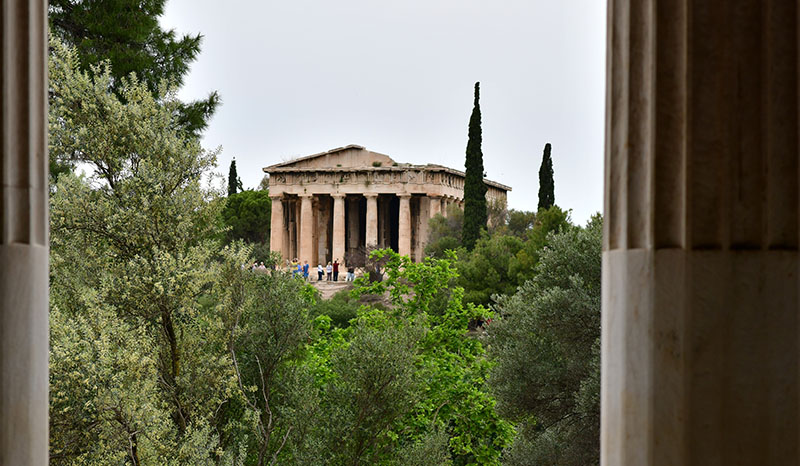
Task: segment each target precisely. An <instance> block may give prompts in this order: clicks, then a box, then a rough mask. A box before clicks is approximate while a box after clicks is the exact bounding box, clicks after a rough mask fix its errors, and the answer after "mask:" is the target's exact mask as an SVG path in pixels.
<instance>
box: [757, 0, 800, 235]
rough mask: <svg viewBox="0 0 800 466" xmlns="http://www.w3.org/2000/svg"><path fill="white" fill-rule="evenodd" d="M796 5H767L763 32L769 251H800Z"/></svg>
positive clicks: (766, 212) (773, 2) (783, 3)
mask: <svg viewBox="0 0 800 466" xmlns="http://www.w3.org/2000/svg"><path fill="white" fill-rule="evenodd" d="M797 13H798V12H797V4H796V3H794V2H780V1H774V0H772V1H769V2H767V5H766V8H765V12H764V18H765V21H767V22H768V23H767V25H765V26H764V27H763V29H764V34H765V40H764V43H765V45H764V60H765V62H766V63H765V66H763V67H762V69H763V70H764V76H763V82H764V87H765V89H766V90H765V92H764V102H765V103H764V106H765V109H764V111H763V118H762V124H763V128H764V129H763V131H764V133H763V134H764V151H765V159H766V185H767V187H766V206H765V215H764V222H765V226H764V228H765V238H766V240H765V246H766V247H767V248H768V249H783V250H797V247H798V237H797V235H798V228H797V222H798V212H797V209H798V198H797V197H798V189H797V187H798V142H797V128H798V116H797V106H798V101H797V98H798V94H797V84H796V83H797V77H798V76H797V64H798V47H797V41H798V38H797V37H796V35H795V31H796V30H797V21H798V19H797Z"/></svg>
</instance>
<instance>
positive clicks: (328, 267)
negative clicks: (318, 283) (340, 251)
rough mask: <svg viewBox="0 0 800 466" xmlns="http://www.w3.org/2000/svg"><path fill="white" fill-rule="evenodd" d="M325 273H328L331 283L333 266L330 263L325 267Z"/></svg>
mask: <svg viewBox="0 0 800 466" xmlns="http://www.w3.org/2000/svg"><path fill="white" fill-rule="evenodd" d="M325 271H326V272H328V281H331V275H333V266H332V265H331V263H330V262H328V265H327V266H326V267H325Z"/></svg>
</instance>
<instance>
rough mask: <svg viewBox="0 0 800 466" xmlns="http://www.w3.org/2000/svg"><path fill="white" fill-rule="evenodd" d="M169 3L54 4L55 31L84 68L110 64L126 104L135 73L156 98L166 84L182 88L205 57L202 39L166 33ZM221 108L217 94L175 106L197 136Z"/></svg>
mask: <svg viewBox="0 0 800 466" xmlns="http://www.w3.org/2000/svg"><path fill="white" fill-rule="evenodd" d="M166 2H167V0H51V1H50V9H49V15H48V17H49V19H50V30H51V31H52V33H53V35H55V36H56V37H58V38H59V39H61V41H63V42H64V43H66V44H69V45H72V46H73V47H75V50H76V59H77V62H78V64H79V67H80V69H82V70H83V71H91V70H92V67H94V66H97V65H99V64H101V63H102V62H108V63H109V64H110V67H108V68H105V70H106V72H107V73H108V74H109V77H110V78H111V79H110V80H109V82H108V84H109V86H110V87H111V88H112V89H114V91H115V93H116V94H117V96H118V97H120V98H122V99H123V100H124V99H125V93H124V92H123V89H124V88H125V85H124V84H123V80H124V78H128V77H130V75H131V73H135V74H136V76H137V79H138V80H139V81H140V82H142V83H143V84H144V85H145V87H146V88H147V89H148V90H149V91H150V92H151V93H152V94H153V95H154V96H157V95H159V93H160V91H159V88H160V87H161V85H162V82H163V81H166V82H167V83H169V84H170V85H172V86H176V87H180V85H181V84H183V79H184V77H185V76H186V74H187V73H188V72H189V65H190V64H191V63H192V62H193V61H194V60H195V59H196V58H197V55H198V54H199V53H200V43H201V41H202V36H201V35H200V34H196V35H184V36H181V37H178V36H177V34H176V33H175V31H173V30H169V31H167V30H164V29H162V28H161V26H160V25H159V23H158V18H159V17H160V16H162V15H163V14H164V5H165V4H166ZM218 104H219V96H218V95H217V93H216V92H212V93H210V94H209V96H208V97H207V98H205V99H203V100H197V101H194V102H189V103H183V102H177V101H176V102H175V105H174V107H175V108H174V111H173V113H174V115H173V116H174V117H175V119H176V121H175V123H176V125H177V126H178V127H180V128H182V129H183V130H184V131H185V132H187V133H189V134H192V135H195V136H196V135H198V134H199V133H200V132H201V131H203V130H204V129H205V128H206V126H207V125H208V120H209V119H210V117H211V116H212V115H213V113H214V110H215V109H216V107H217V105H218Z"/></svg>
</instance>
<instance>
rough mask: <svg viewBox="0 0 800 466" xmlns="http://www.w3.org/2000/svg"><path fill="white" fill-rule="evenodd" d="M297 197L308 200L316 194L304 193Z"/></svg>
mask: <svg viewBox="0 0 800 466" xmlns="http://www.w3.org/2000/svg"><path fill="white" fill-rule="evenodd" d="M297 197H303V198H306V199H308V198H312V197H314V194H312V193H303V194H298V195H297Z"/></svg>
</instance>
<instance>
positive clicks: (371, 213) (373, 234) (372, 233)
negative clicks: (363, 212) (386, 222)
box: [364, 193, 378, 247]
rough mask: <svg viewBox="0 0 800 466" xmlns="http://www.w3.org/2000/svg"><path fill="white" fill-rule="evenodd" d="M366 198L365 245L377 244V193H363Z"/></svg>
mask: <svg viewBox="0 0 800 466" xmlns="http://www.w3.org/2000/svg"><path fill="white" fill-rule="evenodd" d="M364 197H366V198H367V233H366V243H365V244H366V246H367V247H371V246H373V247H374V246H377V244H378V195H377V194H373V193H368V194H364Z"/></svg>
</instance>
